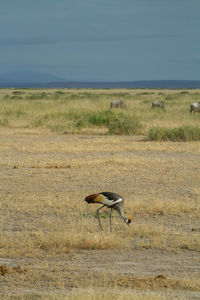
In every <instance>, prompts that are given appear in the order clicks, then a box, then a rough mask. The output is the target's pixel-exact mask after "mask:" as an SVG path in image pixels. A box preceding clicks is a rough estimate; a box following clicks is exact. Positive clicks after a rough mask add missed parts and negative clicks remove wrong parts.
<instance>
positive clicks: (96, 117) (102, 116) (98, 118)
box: [88, 110, 117, 126]
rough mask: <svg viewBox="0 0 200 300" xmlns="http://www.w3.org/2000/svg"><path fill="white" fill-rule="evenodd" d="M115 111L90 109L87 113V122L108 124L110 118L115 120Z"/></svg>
mask: <svg viewBox="0 0 200 300" xmlns="http://www.w3.org/2000/svg"><path fill="white" fill-rule="evenodd" d="M116 119H117V116H116V113H115V112H113V111H111V110H104V111H91V112H89V114H88V123H89V124H92V125H96V126H98V125H108V124H109V123H110V122H112V120H116Z"/></svg>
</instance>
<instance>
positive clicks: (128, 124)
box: [108, 114, 142, 135]
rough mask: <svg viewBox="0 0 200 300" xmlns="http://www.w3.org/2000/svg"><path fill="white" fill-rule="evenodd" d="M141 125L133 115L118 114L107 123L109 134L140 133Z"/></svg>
mask: <svg viewBox="0 0 200 300" xmlns="http://www.w3.org/2000/svg"><path fill="white" fill-rule="evenodd" d="M141 129H142V125H141V123H140V122H139V121H138V119H137V117H136V116H134V115H124V114H118V115H117V117H116V118H114V119H112V120H110V122H109V124H108V133H109V134H119V135H120V134H121V135H123V134H124V135H133V134H136V135H137V134H141Z"/></svg>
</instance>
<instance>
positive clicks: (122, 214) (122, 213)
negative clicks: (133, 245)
mask: <svg viewBox="0 0 200 300" xmlns="http://www.w3.org/2000/svg"><path fill="white" fill-rule="evenodd" d="M118 212H119V214H120V216H121V217H122V219H123V220H124V222H125V223H126V224H127V225H129V223H130V220H129V219H128V218H127V217H125V215H124V212H123V208H120V209H119V210H118Z"/></svg>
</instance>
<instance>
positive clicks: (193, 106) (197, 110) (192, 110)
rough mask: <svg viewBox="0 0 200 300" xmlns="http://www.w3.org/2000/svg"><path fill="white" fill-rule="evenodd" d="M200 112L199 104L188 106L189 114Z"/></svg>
mask: <svg viewBox="0 0 200 300" xmlns="http://www.w3.org/2000/svg"><path fill="white" fill-rule="evenodd" d="M192 112H193V113H196V112H200V102H196V103H192V104H191V105H190V114H191V113H192Z"/></svg>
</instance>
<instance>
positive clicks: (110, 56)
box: [0, 0, 200, 81]
mask: <svg viewBox="0 0 200 300" xmlns="http://www.w3.org/2000/svg"><path fill="white" fill-rule="evenodd" d="M23 70H26V71H27V70H31V71H40V72H46V73H50V74H53V75H56V76H60V77H63V78H65V79H69V80H82V81H86V80H92V81H132V80H154V79H158V80H161V79H186V80H187V79H188V80H200V0H34V1H33V0H6V1H4V0H0V74H2V73H8V72H13V71H15V72H16V71H23Z"/></svg>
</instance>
